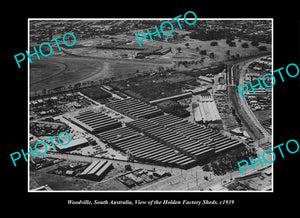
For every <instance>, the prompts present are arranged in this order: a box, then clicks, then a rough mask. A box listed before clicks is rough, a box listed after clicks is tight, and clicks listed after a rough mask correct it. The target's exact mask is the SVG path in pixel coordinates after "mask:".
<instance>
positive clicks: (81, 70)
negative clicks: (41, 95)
mask: <svg viewBox="0 0 300 218" xmlns="http://www.w3.org/2000/svg"><path fill="white" fill-rule="evenodd" d="M59 66H60V67H59ZM62 66H64V68H63V67H62ZM102 66H103V64H102V63H101V62H100V61H96V60H89V59H82V58H81V59H76V58H68V57H48V58H47V60H46V59H45V60H43V61H38V60H37V61H34V62H33V63H32V64H31V65H30V91H31V92H34V91H38V90H42V89H44V88H45V89H51V88H55V87H59V86H67V85H70V84H73V83H76V82H79V81H81V80H82V79H85V78H88V77H90V76H93V75H95V74H97V73H102V74H103V76H104V77H105V76H107V75H105V72H102V71H101V70H102Z"/></svg>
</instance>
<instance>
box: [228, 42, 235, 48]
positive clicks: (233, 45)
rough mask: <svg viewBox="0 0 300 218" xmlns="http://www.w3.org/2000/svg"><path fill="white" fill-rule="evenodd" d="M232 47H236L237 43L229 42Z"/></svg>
mask: <svg viewBox="0 0 300 218" xmlns="http://www.w3.org/2000/svg"><path fill="white" fill-rule="evenodd" d="M228 45H229V46H230V47H236V44H235V42H229V44H228Z"/></svg>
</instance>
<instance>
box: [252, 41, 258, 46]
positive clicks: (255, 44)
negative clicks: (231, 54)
mask: <svg viewBox="0 0 300 218" xmlns="http://www.w3.org/2000/svg"><path fill="white" fill-rule="evenodd" d="M251 45H253V46H258V45H259V42H258V41H252V42H251Z"/></svg>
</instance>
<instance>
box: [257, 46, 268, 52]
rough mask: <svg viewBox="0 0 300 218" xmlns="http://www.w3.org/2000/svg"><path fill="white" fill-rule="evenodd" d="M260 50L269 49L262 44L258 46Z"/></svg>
mask: <svg viewBox="0 0 300 218" xmlns="http://www.w3.org/2000/svg"><path fill="white" fill-rule="evenodd" d="M258 50H259V51H267V47H266V46H264V45H261V46H259V47H258Z"/></svg>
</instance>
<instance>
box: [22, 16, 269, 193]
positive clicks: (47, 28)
mask: <svg viewBox="0 0 300 218" xmlns="http://www.w3.org/2000/svg"><path fill="white" fill-rule="evenodd" d="M190 14H191V15H192V13H191V12H190ZM187 16H188V13H187V15H186V17H187ZM164 21H166V20H165V19H132V20H127V19H100V20H96V19H95V20H94V19H82V20H76V19H62V20H60V19H55V20H53V19H29V21H28V22H29V23H28V25H29V36H28V39H29V50H28V51H30V54H33V53H34V51H37V50H39V51H40V55H39V57H38V56H37V55H34V56H31V61H32V63H31V64H30V66H29V89H30V90H29V91H30V92H29V94H30V96H29V100H30V101H29V128H28V129H29V145H31V146H32V148H34V149H35V150H34V149H33V150H34V152H38V155H37V154H35V156H36V157H35V158H33V156H30V160H29V162H28V163H29V187H28V189H29V190H30V191H43V190H47V191H128V190H130V191H198V192H199V191H221V192H224V191H225V192H226V191H272V164H268V163H265V164H264V163H259V161H256V160H257V159H258V157H257V154H259V155H262V153H263V151H264V150H266V149H268V148H271V147H272V88H266V87H265V88H264V87H263V84H261V85H260V84H258V80H257V78H259V79H260V80H262V78H263V76H264V75H265V74H266V73H270V72H272V19H214V20H212V19H211V20H203V19H199V18H197V17H194V18H186V19H183V18H182V19H178V23H177V22H176V20H173V21H172V22H170V21H168V23H167V22H165V23H163V22H164ZM192 23H195V24H193V25H191V24H192ZM162 24H163V25H162ZM159 27H160V29H159ZM157 29H159V31H157ZM67 33H68V34H67ZM138 33H139V34H138ZM165 33H167V34H168V35H165ZM145 34H146V35H147V37H146V38H145V37H144V35H145ZM140 36H142V37H144V38H145V39H144V40H141V38H142V37H140ZM53 39H55V40H53ZM42 42H48V44H41V43H42ZM139 44H141V45H142V46H140V45H139ZM40 45H42V46H40ZM35 49H36V50H35ZM21 64H22V62H20V65H21ZM247 82H248V83H249V82H252V87H253V90H251V89H252V87H250V85H248V86H249V91H248V92H245V94H243V99H242V97H241V94H240V93H239V92H238V89H237V86H238V85H239V84H244V83H247ZM264 82H265V83H266V85H267V86H268V85H270V84H271V83H272V77H271V78H270V77H267V78H264ZM261 83H262V82H261ZM61 132H67V133H68V135H69V136H68V137H67V136H66V134H61V135H60V136H59V137H58V135H59V134H60V133H61ZM51 136H57V137H54V138H53V142H52V140H50V139H48V140H47V138H49V137H51ZM39 141H43V142H44V143H38V142H39ZM59 141H62V143H63V144H64V143H68V142H69V143H68V144H67V145H60V143H59ZM37 143H38V144H37ZM51 143H54V144H55V146H52V145H51ZM36 144H37V145H36ZM39 154H43V155H39ZM268 155H270V153H268V154H266V155H265V158H266V159H269V160H271V159H272V157H271V156H270V157H269V156H268ZM249 157H252V159H253V162H258V163H253V166H251V163H250V162H249ZM242 160H247V162H249V166H248V167H245V169H244V171H242V170H241V169H242V168H244V166H243V165H242V162H241V166H240V168H241V169H240V168H239V165H238V164H237V163H238V162H240V161H242ZM18 162H20V160H18V161H16V163H18ZM18 164H19V163H18ZM243 164H244V163H243ZM254 169H255V170H254Z"/></svg>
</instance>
